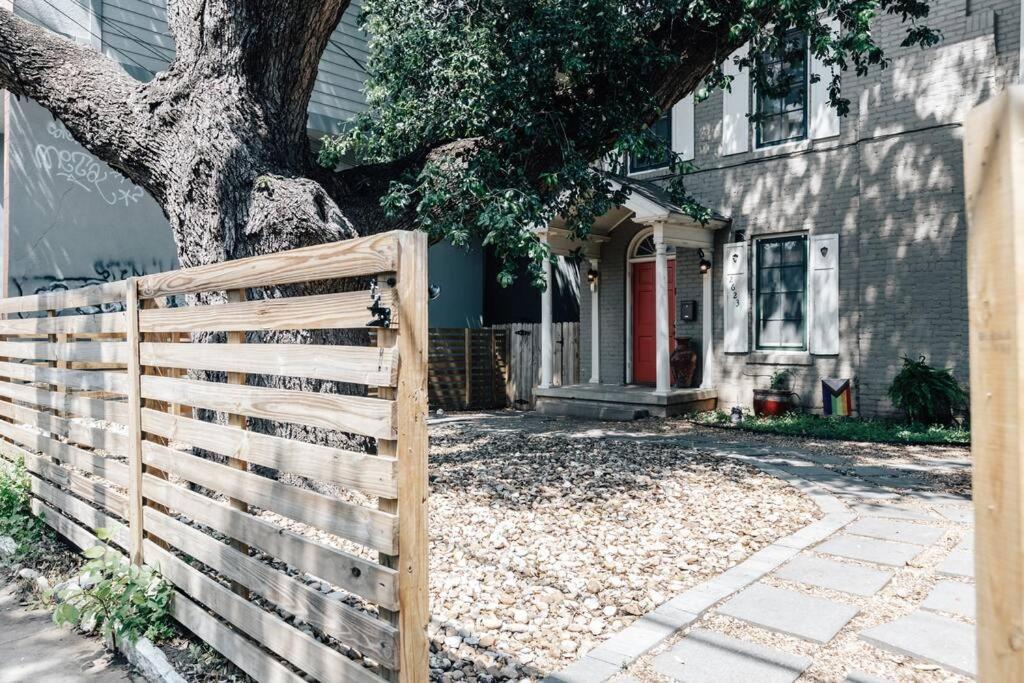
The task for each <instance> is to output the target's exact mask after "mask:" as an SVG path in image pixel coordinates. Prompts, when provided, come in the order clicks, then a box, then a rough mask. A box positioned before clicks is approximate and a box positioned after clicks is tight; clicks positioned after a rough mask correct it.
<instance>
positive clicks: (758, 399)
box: [754, 370, 793, 417]
mask: <svg viewBox="0 0 1024 683" xmlns="http://www.w3.org/2000/svg"><path fill="white" fill-rule="evenodd" d="M791 410H793V392H792V391H790V390H789V370H776V371H775V372H774V373H772V377H771V379H770V380H769V381H768V388H767V389H754V414H755V415H758V416H760V417H765V416H768V417H774V416H776V415H785V414H786V413H788V412H790V411H791Z"/></svg>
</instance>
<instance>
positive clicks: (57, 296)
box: [0, 280, 125, 313]
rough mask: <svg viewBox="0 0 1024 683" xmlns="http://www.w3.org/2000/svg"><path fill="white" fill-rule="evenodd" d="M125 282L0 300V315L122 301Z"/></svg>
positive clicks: (84, 306)
mask: <svg viewBox="0 0 1024 683" xmlns="http://www.w3.org/2000/svg"><path fill="white" fill-rule="evenodd" d="M124 293H125V282H124V280H119V281H117V282H106V283H104V284H101V285H91V286H89V287H79V288H78V289H67V290H64V291H56V292H40V293H39V294H28V295H26V296H18V297H12V298H10V299H0V313H29V312H32V311H61V310H64V309H66V308H86V307H93V306H99V305H101V304H107V303H114V302H119V301H124Z"/></svg>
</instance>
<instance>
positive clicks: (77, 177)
mask: <svg viewBox="0 0 1024 683" xmlns="http://www.w3.org/2000/svg"><path fill="white" fill-rule="evenodd" d="M46 132H47V133H48V134H49V135H50V137H52V138H53V139H54V143H52V144H43V143H40V144H37V145H36V148H35V154H34V161H35V164H36V167H37V168H39V170H40V171H42V172H43V173H45V174H46V175H48V176H49V177H50V178H60V179H63V180H66V181H67V182H69V183H72V184H73V185H77V186H78V187H80V188H81V189H83V190H85V191H86V192H89V193H91V194H96V195H99V197H100V198H102V199H103V201H105V202H106V203H107V204H109V205H110V206H130V205H131V204H136V203H138V201H139V200H140V199H142V197H143V195H144V194H145V191H144V190H143V189H142V188H141V187H139V186H137V185H133V184H132V183H131V182H129V181H128V180H127V179H126V178H124V177H123V176H121V175H120V174H118V173H115V172H113V171H111V170H110V169H108V168H107V167H106V166H105V165H104V164H102V163H101V162H100V161H98V160H97V159H95V158H94V157H93V156H92V155H91V154H89V153H87V152H83V151H78V150H76V151H72V150H68V149H65V148H64V146H63V143H68V142H71V143H74V139H73V138H72V137H71V133H70V132H68V129H67V128H65V127H64V125H63V124H61V123H60V122H59V121H50V122H49V123H48V124H46Z"/></svg>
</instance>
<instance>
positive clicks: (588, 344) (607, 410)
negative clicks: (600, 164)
mask: <svg viewBox="0 0 1024 683" xmlns="http://www.w3.org/2000/svg"><path fill="white" fill-rule="evenodd" d="M618 180H621V181H622V184H628V185H630V186H631V188H632V193H631V194H630V195H629V197H628V199H627V201H626V202H625V204H624V205H622V206H619V207H616V208H615V209H613V210H611V211H609V212H608V213H607V214H605V215H603V216H600V217H599V218H597V219H596V220H595V221H594V224H593V225H592V226H591V229H590V234H589V236H588V237H587V238H586V239H585V240H584V241H582V242H581V241H577V240H574V239H573V238H572V236H571V235H570V234H569V233H568V231H567V230H566V227H565V225H564V223H563V222H562V221H561V220H559V219H556V220H554V221H552V223H551V224H550V225H549V226H548V227H547V228H545V229H543V230H541V231H539V232H540V238H541V239H542V240H544V241H545V242H546V243H547V244H548V246H549V248H550V250H551V252H552V253H554V254H557V255H570V254H581V255H582V256H583V257H584V258H585V259H586V262H585V264H584V266H583V268H585V270H582V273H586V280H585V281H584V279H583V277H582V273H581V278H580V279H581V285H582V286H581V288H580V289H581V293H580V294H581V297H580V298H581V302H580V304H581V305H580V326H581V339H580V355H581V365H582V367H581V373H580V374H581V379H582V380H583V381H587V379H589V383H588V384H574V385H572V386H566V387H556V386H552V379H553V378H552V374H551V372H550V367H544V364H543V363H544V360H545V359H548V358H550V357H551V348H552V347H551V334H550V328H551V324H550V320H551V292H550V289H549V290H547V291H545V292H544V293H543V295H542V299H541V330H540V336H541V361H542V367H541V373H540V383H539V386H538V387H537V388H536V389H535V391H534V395H535V397H536V399H537V402H536V405H537V409H538V410H539V411H541V412H543V413H545V414H549V415H556V414H561V415H573V416H580V417H595V418H607V419H633V418H635V417H639V416H642V415H643V416H646V415H651V416H662V417H667V416H672V415H679V414H682V413H685V412H694V411H697V410H706V409H711V408H714V407H715V399H716V398H717V392H716V391H715V384H714V382H715V378H716V377H715V376H716V371H715V367H714V360H715V351H714V346H715V344H714V330H713V319H712V311H713V308H714V307H713V303H712V298H713V288H712V277H713V264H712V261H713V255H714V252H715V239H714V231H715V230H717V229H719V228H723V227H725V226H727V225H728V224H729V221H728V219H726V218H724V217H722V216H718V215H716V216H713V217H712V219H711V221H709V222H708V223H707V224H701V223H699V222H698V221H696V220H694V219H693V218H691V217H690V216H688V215H686V214H685V212H684V211H683V210H682V209H681V208H679V207H678V206H675V205H674V204H673V203H672V202H671V199H670V198H669V197H668V195H667V193H666V192H665V191H664V190H663V189H662V188H660V187H658V186H656V185H652V184H651V183H643V182H639V181H634V180H626V179H617V180H615V181H613V182H618ZM588 285H589V286H588ZM680 340H682V341H680ZM678 343H682V344H684V346H682V347H681V349H686V348H689V349H691V350H692V355H689V356H688V355H687V354H686V353H683V354H681V355H678V356H677V354H674V352H673V350H674V349H675V347H676V346H677V344H678ZM681 349H680V350H681ZM688 359H689V360H688ZM694 360H695V362H694Z"/></svg>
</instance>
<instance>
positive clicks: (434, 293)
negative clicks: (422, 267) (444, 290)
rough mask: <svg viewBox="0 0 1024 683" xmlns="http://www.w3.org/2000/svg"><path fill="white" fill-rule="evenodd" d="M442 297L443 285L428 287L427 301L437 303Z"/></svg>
mask: <svg viewBox="0 0 1024 683" xmlns="http://www.w3.org/2000/svg"><path fill="white" fill-rule="evenodd" d="M439 296H441V285H429V286H428V287H427V300H428V301H436V300H437V298H438V297H439Z"/></svg>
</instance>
